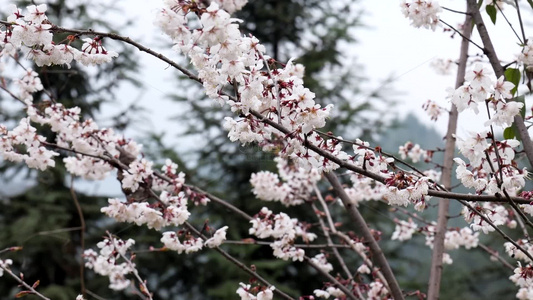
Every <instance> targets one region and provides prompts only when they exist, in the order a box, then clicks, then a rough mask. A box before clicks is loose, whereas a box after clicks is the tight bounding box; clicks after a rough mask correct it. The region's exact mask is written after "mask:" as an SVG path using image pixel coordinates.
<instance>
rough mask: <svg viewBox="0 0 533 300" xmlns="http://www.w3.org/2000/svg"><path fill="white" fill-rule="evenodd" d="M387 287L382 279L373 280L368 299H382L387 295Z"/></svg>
mask: <svg viewBox="0 0 533 300" xmlns="http://www.w3.org/2000/svg"><path fill="white" fill-rule="evenodd" d="M387 294H388V291H387V288H386V287H385V286H384V285H383V283H381V282H380V281H373V282H371V283H370V289H369V290H368V294H367V296H368V299H382V298H383V296H385V295H387Z"/></svg>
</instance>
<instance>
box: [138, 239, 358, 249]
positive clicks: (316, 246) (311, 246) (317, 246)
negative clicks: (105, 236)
mask: <svg viewBox="0 0 533 300" xmlns="http://www.w3.org/2000/svg"><path fill="white" fill-rule="evenodd" d="M224 244H230V245H231V244H233V245H263V246H270V245H271V244H272V242H265V241H257V240H250V239H247V240H245V241H233V240H225V241H224ZM291 245H292V246H294V247H296V248H307V249H324V248H338V249H351V248H352V247H351V246H350V245H340V244H291ZM137 252H139V251H137Z"/></svg>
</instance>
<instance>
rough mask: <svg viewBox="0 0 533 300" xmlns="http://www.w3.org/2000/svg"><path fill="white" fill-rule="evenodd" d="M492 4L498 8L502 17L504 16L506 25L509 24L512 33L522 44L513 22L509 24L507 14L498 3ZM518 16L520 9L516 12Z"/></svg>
mask: <svg viewBox="0 0 533 300" xmlns="http://www.w3.org/2000/svg"><path fill="white" fill-rule="evenodd" d="M494 6H496V7H497V8H498V10H499V11H500V13H501V14H502V16H503V18H504V19H505V21H506V22H507V25H509V27H511V30H512V31H513V32H514V35H515V36H516V38H517V39H518V41H520V44H523V41H522V39H521V38H520V36H519V35H518V33H517V32H516V30H515V29H514V27H513V24H511V22H509V20H508V19H507V16H506V15H505V13H504V12H503V10H502V8H501V7H500V6H499V5H498V4H494ZM518 16H519V18H520V11H519V12H518Z"/></svg>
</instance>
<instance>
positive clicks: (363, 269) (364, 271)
mask: <svg viewBox="0 0 533 300" xmlns="http://www.w3.org/2000/svg"><path fill="white" fill-rule="evenodd" d="M371 272H372V271H371V270H370V268H369V267H368V266H367V265H366V264H362V265H361V266H359V268H357V273H361V274H370V273H371Z"/></svg>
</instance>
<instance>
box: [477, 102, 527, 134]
mask: <svg viewBox="0 0 533 300" xmlns="http://www.w3.org/2000/svg"><path fill="white" fill-rule="evenodd" d="M491 107H492V108H493V109H494V111H495V113H494V114H493V115H492V116H491V118H490V120H488V121H487V122H485V126H489V125H493V124H494V125H497V126H501V127H504V128H505V127H509V126H511V125H512V124H513V122H514V117H515V116H516V115H518V114H519V113H520V110H521V109H522V108H523V107H524V103H520V102H515V101H509V102H504V101H502V100H500V101H497V102H493V103H491Z"/></svg>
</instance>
